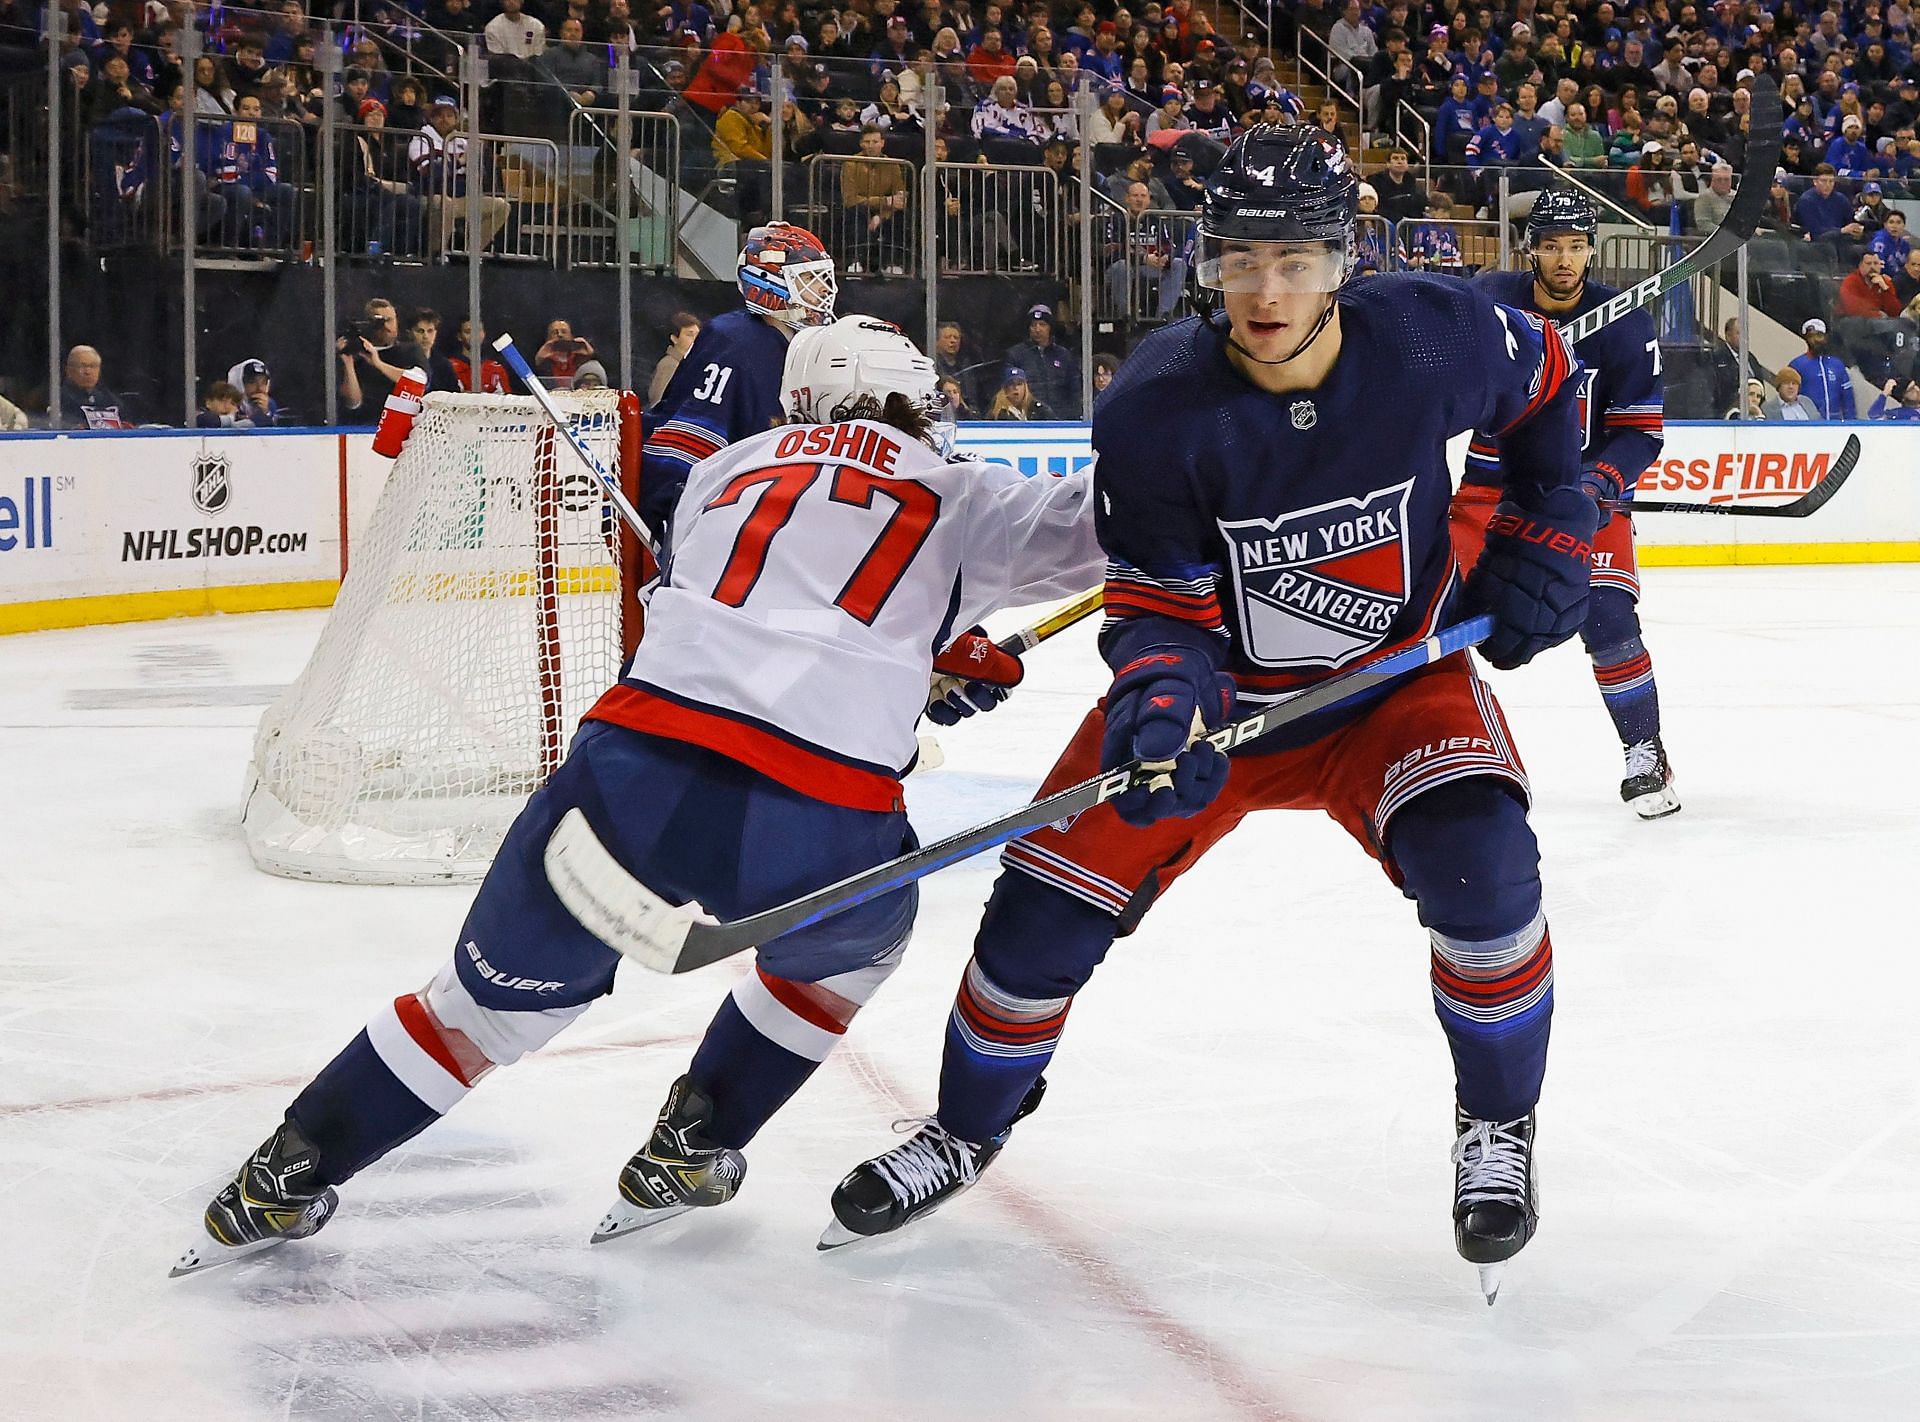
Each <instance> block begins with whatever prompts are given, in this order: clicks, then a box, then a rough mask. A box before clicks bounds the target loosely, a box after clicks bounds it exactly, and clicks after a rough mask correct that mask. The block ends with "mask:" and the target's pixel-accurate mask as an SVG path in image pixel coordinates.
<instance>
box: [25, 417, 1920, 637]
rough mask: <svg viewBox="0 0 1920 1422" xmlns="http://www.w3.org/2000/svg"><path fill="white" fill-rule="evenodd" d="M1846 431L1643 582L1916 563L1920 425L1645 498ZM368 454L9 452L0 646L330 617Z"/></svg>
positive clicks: (160, 448) (1028, 441)
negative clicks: (1753, 567) (85, 631)
mask: <svg viewBox="0 0 1920 1422" xmlns="http://www.w3.org/2000/svg"><path fill="white" fill-rule="evenodd" d="M1850 432H1851V433H1857V434H1858V435H1859V436H1860V441H1861V446H1862V449H1861V458H1860V463H1859V467H1858V468H1857V470H1856V471H1855V473H1854V474H1853V477H1852V479H1851V480H1850V482H1849V483H1848V485H1847V487H1846V488H1845V490H1843V491H1842V492H1841V494H1840V495H1839V496H1838V497H1837V498H1836V499H1835V500H1834V501H1833V502H1832V503H1831V504H1830V505H1828V506H1827V507H1826V508H1824V509H1822V510H1821V511H1820V513H1819V514H1818V515H1817V516H1815V517H1813V518H1810V519H1806V520H1791V519H1764V518H1708V517H1690V516H1685V515H1649V516H1647V517H1645V518H1643V519H1641V520H1640V521H1639V539H1640V548H1641V555H1640V560H1641V562H1642V564H1643V565H1647V566H1709V565H1729V564H1779V563H1798V564H1806V563H1863V562H1914V561H1920V425H1888V424H1869V423H1856V424H1751V425H1736V424H1724V423H1710V424H1708V423H1702V424H1669V425H1668V426H1667V431H1666V448H1665V450H1664V451H1663V453H1662V456H1661V458H1660V461H1659V462H1658V464H1656V465H1655V467H1654V468H1653V469H1651V470H1649V471H1648V473H1647V475H1646V477H1645V478H1643V479H1642V481H1641V485H1640V488H1641V492H1642V493H1643V494H1645V495H1647V496H1648V497H1658V498H1661V499H1670V500H1682V501H1688V502H1701V503H1721V504H1728V503H1734V504H1737V503H1742V502H1751V503H1756V504H1764V503H1774V502H1781V501H1783V500H1785V499H1789V498H1792V497H1794V496H1796V495H1798V494H1801V493H1804V492H1805V491H1806V490H1807V489H1808V488H1810V487H1812V485H1813V484H1814V483H1816V482H1817V481H1818V480H1819V479H1820V478H1821V477H1822V476H1823V475H1824V474H1825V472H1826V470H1827V467H1828V465H1829V464H1830V462H1831V461H1832V460H1833V459H1834V458H1835V457H1836V456H1837V455H1838V453H1839V450H1840V447H1841V445H1842V444H1843V443H1844V441H1845V439H1846V436H1847V435H1848V433H1850ZM370 442H371V431H368V430H355V431H352V432H350V433H344V434H343V433H340V432H338V431H332V430H260V431H238V430H235V431H203V430H152V431H137V432H111V433H99V434H90V433H75V434H54V433H35V434H25V435H6V436H0V451H4V455H5V457H4V458H0V632H21V631H30V630H34V629H38V628H49V627H75V626H86V625H91V624H95V623H107V622H130V621H139V620H144V619H149V618H161V617H180V616H190V615H195V614H201V613H209V612H251V611H263V610H268V609H277V608H295V607H317V606H325V605H327V604H329V603H330V602H331V601H332V600H333V596H334V593H335V591H336V589H337V588H338V586H339V582H340V579H341V578H342V577H343V576H344V575H345V571H346V568H347V567H348V565H349V564H350V562H351V560H352V552H353V546H354V543H355V541H356V539H357V538H358V537H359V536H360V535H361V534H362V533H363V532H364V529H365V527H366V521H367V519H368V518H369V517H370V515H371V513H372V509H373V505H374V502H375V500H376V498H377V497H378V494H379V490H380V487H381V484H382V483H383V481H384V480H385V478H386V472H387V469H388V468H389V462H388V461H387V460H385V459H382V458H380V457H379V456H378V455H375V454H374V453H373V452H372V449H371V448H370ZM1465 443H1466V438H1465V436H1462V437H1461V438H1460V440H1459V441H1458V444H1459V448H1457V449H1455V450H1454V451H1453V454H1454V467H1455V468H1456V470H1457V469H1458V468H1459V463H1460V460H1461V458H1462V456H1463V455H1464V451H1465ZM961 447H962V448H963V449H965V450H967V451H969V452H971V453H974V454H977V455H979V456H981V457H983V458H987V459H995V460H1002V461H1005V462H1007V463H1010V464H1013V465H1015V466H1016V467H1018V468H1019V469H1021V470H1022V471H1023V472H1025V473H1027V474H1030V475H1039V474H1063V473H1066V472H1067V471H1069V470H1072V469H1075V468H1078V467H1080V466H1082V465H1084V464H1085V463H1086V462H1087V461H1088V460H1089V459H1091V457H1092V454H1091V450H1090V448H1089V444H1088V436H1087V427H1086V426H1085V425H1082V424H1012V423H1009V424H975V425H966V426H963V427H962V431H961Z"/></svg>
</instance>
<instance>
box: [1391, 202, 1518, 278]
mask: <svg viewBox="0 0 1920 1422" xmlns="http://www.w3.org/2000/svg"><path fill="white" fill-rule="evenodd" d="M1502 226H1503V224H1502V223H1500V222H1498V221H1495V220H1494V219H1492V218H1485V219H1482V218H1472V217H1449V218H1432V217H1404V218H1402V219H1401V220H1400V221H1398V222H1396V223H1395V224H1394V225H1393V227H1394V231H1393V247H1394V260H1395V262H1396V263H1397V264H1398V269H1399V270H1401V271H1424V272H1445V273H1450V274H1452V275H1455V276H1472V275H1473V274H1474V273H1475V272H1482V271H1490V270H1498V268H1499V266H1500V228H1501V227H1502Z"/></svg>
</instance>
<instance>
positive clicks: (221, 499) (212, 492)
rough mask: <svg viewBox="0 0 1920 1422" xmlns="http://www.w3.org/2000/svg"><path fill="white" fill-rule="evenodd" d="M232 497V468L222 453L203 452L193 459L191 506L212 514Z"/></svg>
mask: <svg viewBox="0 0 1920 1422" xmlns="http://www.w3.org/2000/svg"><path fill="white" fill-rule="evenodd" d="M232 498H233V479H232V470H231V468H230V466H229V465H228V463H227V457H226V455H224V454H212V453H203V454H201V455H200V457H199V458H198V459H195V460H194V461H193V506H194V507H195V508H197V509H199V510H200V512H201V513H203V514H207V515H208V516H212V515H213V514H217V513H219V512H220V511H221V510H223V509H225V508H226V506H227V503H228V501H229V500H231V499H232Z"/></svg>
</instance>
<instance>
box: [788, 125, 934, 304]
mask: <svg viewBox="0 0 1920 1422" xmlns="http://www.w3.org/2000/svg"><path fill="white" fill-rule="evenodd" d="M913 191H914V170H913V164H911V163H909V162H908V161H907V160H906V159H904V158H884V157H868V156H865V155H862V154H857V153H856V154H839V153H817V154H815V155H814V156H813V158H812V160H811V161H809V162H808V164H807V200H808V202H809V203H811V204H812V206H813V207H814V209H815V210H816V211H819V212H824V213H825V214H826V217H825V221H824V226H825V229H826V230H825V231H822V232H818V233H816V235H817V236H819V237H820V239H821V240H822V241H824V242H825V243H826V244H827V247H828V249H829V250H830V251H832V252H834V253H835V254H836V255H837V256H838V258H839V261H840V269H841V270H842V271H844V272H847V273H849V274H850V275H853V276H858V275H860V274H861V273H863V272H869V273H872V274H874V275H885V276H918V275H919V270H920V241H919V216H920V205H919V204H918V203H916V202H914V201H913Z"/></svg>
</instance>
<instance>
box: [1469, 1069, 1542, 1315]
mask: <svg viewBox="0 0 1920 1422" xmlns="http://www.w3.org/2000/svg"><path fill="white" fill-rule="evenodd" d="M1453 1129H1454V1132H1455V1139H1454V1142H1453V1242H1454V1247H1455V1248H1457V1249H1458V1250H1459V1251H1460V1257H1461V1258H1462V1259H1464V1260H1466V1261H1467V1262H1468V1263H1469V1264H1478V1265H1479V1266H1480V1291H1481V1292H1482V1293H1484V1294H1485V1295H1486V1296H1487V1303H1488V1304H1489V1305H1491V1304H1492V1303H1493V1301H1494V1298H1495V1297H1496V1296H1497V1295H1498V1294H1499V1292H1500V1276H1501V1275H1502V1274H1503V1273H1505V1272H1506V1267H1507V1261H1508V1260H1509V1259H1511V1258H1513V1256H1514V1255H1516V1254H1518V1253H1519V1252H1520V1251H1521V1250H1523V1249H1525V1248H1526V1247H1527V1241H1528V1240H1530V1239H1532V1238H1533V1232H1534V1230H1535V1228H1536V1227H1538V1225H1539V1223H1540V1194H1539V1185H1538V1182H1537V1181H1536V1180H1535V1178H1534V1172H1533V1113H1532V1112H1531V1111H1529V1112H1528V1113H1527V1114H1526V1115H1525V1116H1523V1117H1521V1118H1520V1119H1519V1120H1517V1121H1480V1120H1476V1119H1475V1118H1473V1117H1472V1116H1469V1115H1467V1114H1466V1113H1464V1112H1463V1111H1461V1110H1460V1109H1459V1108H1458V1107H1455V1108H1454V1113H1453Z"/></svg>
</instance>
